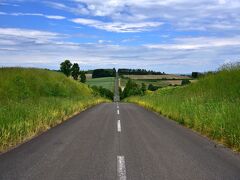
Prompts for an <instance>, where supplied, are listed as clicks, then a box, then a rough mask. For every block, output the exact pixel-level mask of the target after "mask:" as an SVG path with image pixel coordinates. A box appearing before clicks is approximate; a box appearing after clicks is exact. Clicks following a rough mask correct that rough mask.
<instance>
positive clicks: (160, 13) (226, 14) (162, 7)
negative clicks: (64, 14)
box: [45, 0, 240, 31]
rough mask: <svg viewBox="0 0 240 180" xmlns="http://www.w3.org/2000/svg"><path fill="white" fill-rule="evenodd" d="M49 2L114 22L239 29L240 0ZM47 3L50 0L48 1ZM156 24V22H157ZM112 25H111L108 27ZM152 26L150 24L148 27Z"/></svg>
mask: <svg viewBox="0 0 240 180" xmlns="http://www.w3.org/2000/svg"><path fill="white" fill-rule="evenodd" d="M73 2H75V4H74V5H73V4H72V5H71V6H70V5H67V4H63V3H53V2H47V4H48V5H51V6H52V7H55V8H58V9H62V10H65V11H69V12H72V13H74V14H76V15H88V17H90V18H92V19H94V18H95V17H96V16H100V17H107V18H108V19H110V20H111V22H112V23H113V24H114V23H133V24H136V23H144V22H154V23H157V22H161V23H162V22H165V23H166V24H169V25H171V26H173V27H175V28H177V29H179V30H204V31H207V30H209V28H210V30H212V31H214V30H223V29H224V30H231V31H233V30H236V29H237V30H239V27H240V21H239V16H240V1H239V0H212V1H209V0H198V1H191V0H161V1H156V0H105V1H102V0H73ZM45 3H46V2H45ZM154 27H155V26H154ZM106 29H108V28H106ZM149 29H151V27H150V28H147V30H149Z"/></svg>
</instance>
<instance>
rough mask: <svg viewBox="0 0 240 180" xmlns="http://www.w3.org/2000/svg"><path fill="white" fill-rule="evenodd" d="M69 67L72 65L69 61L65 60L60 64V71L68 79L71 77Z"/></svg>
mask: <svg viewBox="0 0 240 180" xmlns="http://www.w3.org/2000/svg"><path fill="white" fill-rule="evenodd" d="M71 67H72V63H71V62H70V61H69V60H65V61H64V62H62V63H61V64H60V71H61V72H62V73H63V74H65V75H66V76H67V77H69V76H70V75H71Z"/></svg>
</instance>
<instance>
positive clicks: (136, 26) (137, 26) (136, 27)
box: [71, 18, 163, 32]
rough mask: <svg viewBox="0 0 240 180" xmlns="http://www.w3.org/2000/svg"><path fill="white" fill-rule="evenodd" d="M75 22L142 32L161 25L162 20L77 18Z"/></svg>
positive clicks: (99, 27)
mask: <svg viewBox="0 0 240 180" xmlns="http://www.w3.org/2000/svg"><path fill="white" fill-rule="evenodd" d="M71 21H72V22H74V23H78V24H82V25H87V26H90V27H95V28H97V29H102V30H106V31H110V32H142V31H148V30H151V29H153V28H156V27H159V26H161V25H162V24H163V23H162V22H138V23H122V22H102V21H98V20H93V19H84V18H76V19H72V20H71Z"/></svg>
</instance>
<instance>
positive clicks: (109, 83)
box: [86, 77, 115, 92]
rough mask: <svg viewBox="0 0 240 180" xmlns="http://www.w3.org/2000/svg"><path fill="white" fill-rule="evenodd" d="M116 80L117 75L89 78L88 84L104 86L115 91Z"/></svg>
mask: <svg viewBox="0 0 240 180" xmlns="http://www.w3.org/2000/svg"><path fill="white" fill-rule="evenodd" d="M114 80H115V77H104V78H93V79H87V82H86V84H88V85H89V86H98V87H99V86H102V87H103V88H106V89H109V90H110V91H112V92H113V90H114Z"/></svg>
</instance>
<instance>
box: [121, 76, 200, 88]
mask: <svg viewBox="0 0 240 180" xmlns="http://www.w3.org/2000/svg"><path fill="white" fill-rule="evenodd" d="M128 78H130V79H132V80H134V82H136V83H137V84H138V85H141V84H142V83H144V84H145V85H146V86H148V85H149V84H152V85H154V86H158V87H166V86H169V85H181V83H182V80H183V79H189V80H190V81H191V82H195V81H196V80H192V79H191V78H190V77H189V76H179V75H173V74H168V75H124V76H122V78H121V79H120V82H121V83H120V85H121V87H122V88H123V87H125V85H126V83H127V81H128Z"/></svg>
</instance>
